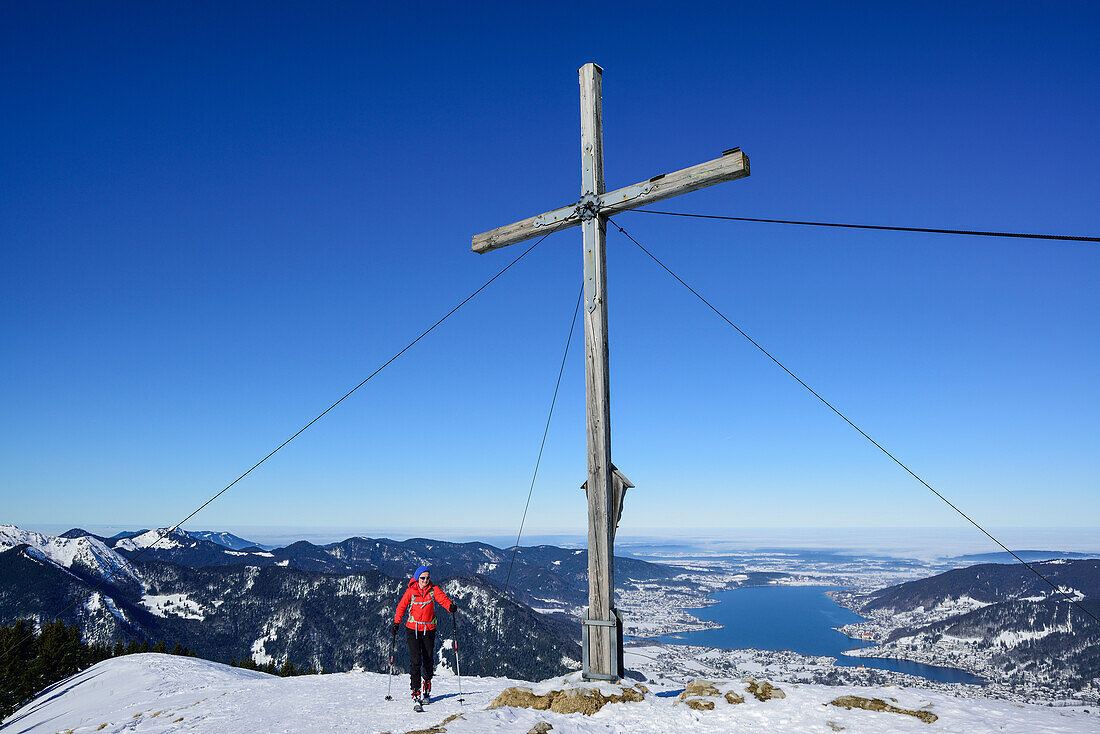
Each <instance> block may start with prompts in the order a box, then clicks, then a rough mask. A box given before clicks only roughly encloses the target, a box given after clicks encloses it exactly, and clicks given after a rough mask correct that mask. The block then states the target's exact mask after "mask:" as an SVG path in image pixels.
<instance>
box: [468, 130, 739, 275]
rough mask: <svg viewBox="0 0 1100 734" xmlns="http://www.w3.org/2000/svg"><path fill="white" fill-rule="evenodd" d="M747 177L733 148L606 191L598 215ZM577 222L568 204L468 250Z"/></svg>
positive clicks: (482, 238)
mask: <svg viewBox="0 0 1100 734" xmlns="http://www.w3.org/2000/svg"><path fill="white" fill-rule="evenodd" d="M748 175H749V157H748V156H747V155H745V154H744V153H743V152H742V151H741V150H740V149H739V148H734V149H733V150H731V151H729V152H727V153H726V154H725V155H723V156H722V157H721V158H715V159H714V160H712V161H707V162H706V163H700V164H699V165H696V166H691V167H690V168H684V169H683V170H680V171H675V172H673V173H667V174H663V175H661V176H654V177H653V178H651V179H649V180H648V181H642V182H641V183H636V184H633V185H631V186H625V187H623V188H621V189H616V190H615V191H609V192H607V193H606V194H603V195H601V196H600V197H599V198H600V210H599V213H600V216H605V217H606V216H611V215H613V214H618V213H619V212H624V211H627V210H629V209H636V208H638V207H640V206H646V205H647V204H653V203H654V202H658V201H661V200H662V199H668V198H670V197H672V196H676V195H678V194H686V193H687V192H689V191H695V190H697V189H702V188H706V187H707V186H713V185H714V184H719V183H723V182H725V181H736V180H737V179H739V178H744V177H745V176H748ZM580 223H581V218H580V214H579V212H578V211H577V209H576V205H575V204H571V205H569V206H565V207H562V208H561V209H555V210H553V211H549V212H545V213H543V214H540V215H538V216H537V217H530V218H529V219H524V220H523V221H521V222H515V223H514V224H507V225H505V226H503V227H497V228H496V229H491V230H489V231H488V232H482V233H481V234H478V235H474V237H473V241H472V243H471V246H470V249H471V250H473V251H474V252H476V253H479V254H481V253H485V252H490V251H492V250H499V249H500V248H501V247H507V246H508V245H514V244H516V243H517V242H523V241H524V240H529V239H531V238H532V237H541V236H543V235H547V234H550V233H551V232H557V231H559V230H562V229H568V228H569V227H576V226H577V225H579V224H580Z"/></svg>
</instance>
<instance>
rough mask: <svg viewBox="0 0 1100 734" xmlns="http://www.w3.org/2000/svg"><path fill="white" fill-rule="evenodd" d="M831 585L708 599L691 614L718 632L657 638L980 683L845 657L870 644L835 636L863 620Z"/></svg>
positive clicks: (957, 674) (960, 674)
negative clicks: (787, 652) (831, 593)
mask: <svg viewBox="0 0 1100 734" xmlns="http://www.w3.org/2000/svg"><path fill="white" fill-rule="evenodd" d="M835 589H836V587H831V586H746V587H743V588H740V589H731V590H729V591H720V592H717V593H715V594H712V595H711V598H713V599H716V600H717V601H718V603H717V604H714V605H712V606H709V607H704V608H702V609H693V610H692V614H694V615H695V616H696V617H699V618H700V619H704V620H708V621H714V622H718V623H719V624H721V625H722V627H721V628H719V629H709V630H699V631H696V632H681V633H677V634H676V635H675V636H673V635H663V636H661V637H658V638H656V639H657V640H660V641H661V642H666V643H671V644H681V645H701V646H704V647H718V648H724V649H728V650H737V649H741V648H749V647H751V648H756V649H758V650H791V651H793V652H797V653H801V654H803V655H829V656H832V657H835V658H836V659H837V665H841V666H848V667H854V666H860V665H862V666H864V667H868V668H878V669H881V670H893V671H897V672H900V673H909V674H910V675H919V676H921V677H923V678H928V679H931V680H935V681H942V682H947V683H976V684H982V683H984V682H985V681H983V680H982V679H981V678H979V677H977V676H975V675H971V674H970V673H967V672H965V671H962V670H957V669H955V668H940V667H936V666H934V665H924V664H921V663H914V662H909V661H907V660H894V659H890V658H861V657H851V656H848V655H845V654H844V652H845V651H846V650H852V649H854V648H860V647H870V646H871V643H867V642H863V641H862V640H853V639H850V638H848V637H846V636H844V635H842V634H841V633H839V632H837V631H836V630H835V629H832V628H833V627H839V626H840V625H844V624H851V623H853V622H863V621H866V620H865V619H864V618H863V617H860V616H859V615H858V614H855V613H854V612H851V611H849V610H847V609H845V608H844V607H842V606H840V605H838V604H837V603H836V602H835V601H833V600H832V599H831V598H829V597H828V596H827V595H826V594H825V592H826V591H833V590H835Z"/></svg>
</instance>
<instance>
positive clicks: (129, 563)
mask: <svg viewBox="0 0 1100 734" xmlns="http://www.w3.org/2000/svg"><path fill="white" fill-rule="evenodd" d="M551 234H553V232H550V233H547V234H545V235H543V236H542V237H540V238H539V239H538V240H536V241H535V243H534V244H533V245H531V246H530V247H528V248H527V249H526V250H524V251H523V252H521V253H520V254H519V256H517V257H516V258H515V259H514V260H512V262H510V263H508V264H507V265H505V266H504V267H503V268H501V269H500V270H499V271H498V272H497V274H496V275H494V276H493V277H492V278H489V280H487V281H485V283H483V284H482V285H481V287H480V288H478V289H477V290H476V291H474V292H473V293H471V294H470V295H468V296H466V298H464V299H462V301H460V302H459V303H458V305H457V306H455V307H454V308H452V309H451V310H450V311H448V312H447V313H445V314H443V316H442V317H440V319H439V320H438V321H436V322H435V323H434V324H432V325H431V326H429V327H428V328H427V329H425V330H424V331H422V332H420V335H419V336H418V337H416V338H415V339H413V340H412V341H411V342H409V343H408V344H407V345H406V346H405V347H404V348H403V349H402V350H401V351H399V352H397V353H396V354H394V355H393V356H392V357H390V358H389V359H387V360H386V361H385V362H383V363H382V365H381V366H380V367H378V368H377V369H376V370H374V372H371V373H370V374H369V375H367V376H366V378H364V379H363V381H362V382H360V383H359V384H358V385H356V386H355V387H353V388H351V389H350V390H348V391H347V392H346V393H344V395H343V396H342V397H341V398H340V399H339V400H337V401H336V402H335V403H333V404H332V405H330V406H328V407H327V408H325V409H324V410H323V411H321V412H320V413H318V414H317V416H316V417H315V418H314V419H313V420H311V421H310V422H309V423H306V424H305V425H304V426H302V427H301V428H299V429H298V430H297V431H296V432H295V433H294V435H292V436H291V437H290V438H288V439H287V440H285V441H283V442H282V443H281V444H279V445H278V446H276V447H275V448H274V449H272V450H271V452H270V453H269V454H268V455H267V456H265V457H264V458H262V459H260V460H259V461H257V462H256V463H255V464H253V465H252V466H251V467H249V468H248V470H247V471H246V472H244V473H243V474H241V475H240V476H239V477H237V478H236V479H234V480H233V481H232V482H230V483H229V484H227V485H226V486H225V487H224V488H223V489H222V490H221V491H219V492H218V493H217V494H215V495H214V496H213V497H211V498H210V499H208V500H206V502H203V503H202V504H201V505H199V506H198V508H197V509H196V510H195V511H194V512H192V513H191V514H190V515H188V516H187V517H185V518H183V519H182V520H180V521H179V522H177V523H176V524H175V525H172V526H171V527H169V528H167V529H166V530H163V531H161V530H158V531H157V539H156V540H154V541H153V542H152V543H150V544H149V545H147V546H145V547H144V548H142V549H141V550H140V551H139V552H138V553H137V554H136V555H135V556H134V557H133V558H125V557H123V564H122V565H121V566H119V567H118V568H116V569H115V570H113V571H111V573H109V574H107V575H106V576H104V577H103V578H102V579H100V581H99V583H97V584H96V585H95V586H93V587H92V588H91V589H90V590H89V591H87V592H86V593H81V594H78V595H77V599H76V600H75V601H73V602H72V603H70V604H69V605H68V606H66V607H65V608H64V609H62V610H61V611H60V612H58V613H57V614H56V615H55V616H54V618H55V619H59V618H61V617H62V616H63V615H64V614H65V612H67V611H69V610H70V609H72V608H73V607H75V606H76V605H77V604H80V603H81V602H82V601H83V600H84V599H86V598H88V597H90V596H91V595H92V594H94V593H96V592H97V591H99V589H100V588H102V587H103V585H104V584H106V583H107V582H108V581H110V580H111V579H112V578H114V577H115V576H116V575H118V574H119V573H121V572H122V571H123V570H125V569H127V568H133V564H134V562H135V561H137V560H138V559H139V558H141V557H142V556H143V555H145V553H146V552H147V551H148V550H150V549H151V548H152V547H153V546H155V545H157V544H158V543H160V542H161V541H162V540H164V539H165V538H166V537H168V535H170V534H171V532H172V531H173V530H175V529H176V528H178V527H179V526H181V525H183V524H184V523H185V522H187V521H188V520H190V519H191V518H193V517H194V516H195V515H197V514H199V512H201V511H202V510H203V508H205V507H206V506H207V505H209V504H210V503H211V502H213V501H214V500H216V499H218V498H219V497H221V496H222V495H223V494H225V493H226V492H227V491H229V489H230V488H231V487H232V486H233V485H235V484H236V483H237V482H239V481H241V480H242V479H244V478H245V477H247V476H248V475H249V474H251V473H252V471H253V470H254V469H256V468H257V467H259V466H260V464H263V463H264V462H265V461H267V460H268V459H270V458H271V457H272V456H274V455H275V454H276V453H277V452H278V451H279V449H281V448H283V447H284V446H286V445H287V444H288V443H290V442H291V441H293V440H294V439H296V438H297V437H298V436H300V435H301V434H302V433H304V432H305V431H306V429H308V428H309V427H310V426H312V425H313V424H314V423H316V422H317V421H319V420H321V419H322V418H324V417H325V415H326V414H328V412H329V411H331V410H332V409H333V408H335V407H336V406H337V405H339V404H340V403H342V402H344V400H346V399H347V398H348V397H350V396H351V394H352V393H354V392H355V391H356V390H358V389H359V388H361V387H363V385H366V384H367V383H368V382H370V381H371V379H373V378H374V376H375V375H377V374H378V373H379V372H381V371H382V370H384V369H386V367H388V366H389V365H390V364H391V363H392V362H394V361H395V360H396V359H397V358H398V357H400V356H401V355H402V354H404V353H405V352H407V351H409V350H410V349H411V348H412V347H413V345H415V344H416V343H417V342H419V341H420V340H421V339H423V338H424V337H426V336H427V335H428V334H430V333H431V332H432V331H434V330H435V328H436V327H437V326H439V325H440V324H442V323H443V322H444V321H446V320H447V319H448V318H449V317H450V316H451V315H452V314H453V313H454V312H455V311H457V310H458V309H460V308H462V307H463V306H465V305H466V304H467V303H469V302H470V301H471V300H473V298H474V296H476V295H477V294H478V293H481V292H482V291H483V290H485V289H486V288H488V287H489V284H491V283H492V282H493V281H495V280H496V279H497V278H499V277H500V276H502V275H504V273H506V272H507V271H508V270H509V269H510V268H511V267H512V266H513V265H515V264H516V263H518V262H519V261H520V260H522V259H523V258H524V256H526V255H527V253H529V252H531V250H533V249H535V248H536V247H538V246H539V243H541V242H542V241H543V240H545V239H546V238H547V237H549V236H550V235H551ZM33 634H34V632H33V630H32V631H31V633H30V634H29V635H28V636H27V637H24V638H23V639H21V640H17V641H16V642H15V643H14V644H13V645H11V647H9V648H8V649H7V650H4V651H3V652H2V653H0V660H3V659H4V658H5V657H7V655H8V654H9V653H10V652H11V651H12V650H14V649H15V648H16V647H18V646H19V645H21V644H22V643H23V642H24V641H25V640H26V639H29V637H30V636H32V635H33Z"/></svg>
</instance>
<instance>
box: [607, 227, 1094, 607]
mask: <svg viewBox="0 0 1100 734" xmlns="http://www.w3.org/2000/svg"><path fill="white" fill-rule="evenodd" d="M607 221H608V222H610V223H611V224H613V225H615V228H616V229H618V230H619V231H620V232H622V233H623V234H624V235H626V237H627V239H629V240H630V241H631V242H633V243H634V244H635V245H637V246H638V247H639V248H640V249H641V251H642V252H644V253H645V254H646V255H649V257H650V259H652V260H653V262H655V263H657V264H658V265H659V266H661V268H662V269H663V270H664V271H665V272H666V273H668V274H669V275H671V276H672V277H673V278H675V279H676V280H677V281H679V283H680V285H682V286H684V287H685V288H687V289H688V290H689V291H691V292H692V294H694V295H695V297H696V298H698V299H699V300H700V301H702V302H703V303H704V304H705V305H706V306H707V308H709V309H710V310H711V311H714V313H716V314H717V315H718V317H719V318H721V319H722V320H723V321H725V322H726V323H727V324H729V325H730V326H732V327H733V328H734V329H736V330H737V333H739V334H740V335H741V336H743V337H745V338H746V339H748V341H749V343H750V344H752V345H753V346H754V347H756V348H757V349H759V350H760V351H761V352H762V353H763V354H764V356H765V357H767V358H768V359H770V360H771V361H772V362H775V364H776V365H778V366H779V368H780V369H782V370H783V371H784V372H786V373H787V374H788V375H790V376H791V377H793V378H794V379H795V381H797V382H798V384H799V385H801V386H802V387H804V388H806V389H807V390H808V391H809V392H810V394H811V395H813V396H814V397H815V398H817V399H818V400H820V401H821V402H822V403H823V404H824V405H825V406H826V407H827V408H829V410H831V411H833V412H834V413H836V414H837V415H838V416H840V418H841V419H843V420H844V422H845V423H847V424H848V425H849V426H851V427H852V428H854V429H856V431H858V432H859V434H860V435H861V436H863V437H864V438H865V439H867V440H868V441H870V442H871V443H872V444H874V445H875V447H876V448H877V449H878V450H879V451H881V452H882V453H884V454H886V455H887V456H888V457H890V459H891V460H893V462H894V463H895V464H897V465H898V466H900V467H901V468H902V469H904V470H905V471H906V472H908V473H909V475H910V476H912V477H913V478H914V479H916V480H917V481H918V482H920V483H921V484H923V485H924V486H925V487H926V488H927V489H928V490H929V491H930V492H932V494H934V495H936V496H937V497H939V498H940V499H941V500H943V501H944V502H945V503H946V504H947V506H948V507H950V508H951V509H952V510H954V511H955V512H957V513H959V514H960V515H961V516H962V517H963V518H965V519H966V521H967V522H969V523H970V524H971V525H973V526H974V527H976V528H977V529H978V530H980V531H981V532H982V534H983V535H985V536H986V537H987V538H989V539H990V540H992V541H993V542H994V543H996V544H997V545H998V546H1000V547H1001V548H1002V549H1003V550H1005V551H1006V552H1007V553H1009V554H1010V555H1011V556H1012V557H1013V558H1015V559H1016V560H1017V561H1019V562H1020V563H1021V564H1023V566H1024V567H1025V568H1027V569H1028V570H1029V571H1031V572H1032V573H1034V574H1035V575H1036V576H1038V577H1039V578H1041V579H1042V580H1043V581H1045V582H1046V583H1047V585H1048V586H1050V588H1052V589H1054V592H1055V593H1056V594H1058V595H1061V596H1062V597H1063V598H1064V599H1065V600H1066V601H1068V602H1070V603H1071V604H1073V605H1074V606H1076V607H1077V608H1078V609H1080V610H1081V611H1082V612H1084V613H1085V614H1086V615H1088V616H1089V617H1091V618H1092V620H1093V621H1094V622H1097V623H1098V624H1100V618H1098V617H1097V616H1096V615H1095V614H1093V613H1092V612H1090V611H1089V610H1088V609H1087V608H1086V607H1085V606H1084V605H1082V604H1081V603H1079V602H1078V601H1077V600H1076V599H1074V598H1073V597H1071V596H1070V595H1069V594H1067V593H1066V592H1064V591H1062V589H1061V588H1059V587H1058V586H1056V585H1055V584H1054V583H1053V582H1052V581H1051V580H1050V579H1048V578H1047V577H1046V576H1044V575H1043V574H1041V573H1039V571H1038V570H1036V569H1035V567H1034V566H1032V565H1031V564H1030V563H1028V562H1027V561H1025V560H1024V559H1023V558H1021V557H1020V556H1018V555H1017V554H1016V552H1015V551H1013V550H1012V549H1011V548H1009V547H1008V546H1007V545H1005V544H1004V543H1002V542H1001V541H999V540H997V538H995V537H993V536H992V535H991V534H990V533H989V532H988V531H987V530H986V529H985V528H983V527H982V526H981V525H979V524H978V523H977V522H975V521H974V520H973V519H972V518H971V517H970V516H969V515H967V514H966V513H965V512H963V511H962V510H960V509H959V508H958V507H956V506H955V505H954V504H953V503H952V502H951V501H950V500H948V499H947V498H946V497H944V496H943V495H942V494H940V493H939V492H937V491H936V489H935V488H934V487H932V485H931V484H929V483H928V482H926V481H924V480H923V479H921V478H920V477H919V476H917V474H916V473H915V472H914V471H913V470H912V469H910V468H909V467H908V466H906V465H905V464H903V463H902V462H901V461H900V460H898V458H897V457H896V456H894V455H893V454H891V453H890V452H889V451H887V450H886V449H885V448H883V447H882V445H881V444H880V443H879V442H878V441H876V440H875V439H873V438H871V437H870V436H868V435H867V433H865V432H864V430H863V429H862V428H860V427H859V426H857V425H856V424H855V423H853V422H852V421H851V420H850V419H849V418H848V416H846V415H844V414H843V413H841V412H840V411H839V410H837V409H836V408H835V407H834V406H833V404H832V403H830V402H829V401H828V400H826V399H825V398H823V397H821V395H819V394H818V393H817V391H816V390H814V389H813V388H812V387H810V386H809V385H807V384H806V383H805V382H803V381H802V378H800V377H799V376H798V375H796V374H795V373H793V372H791V371H790V370H789V369H787V367H786V365H784V364H783V363H782V362H780V361H779V360H778V359H776V358H775V357H773V356H772V354H771V353H770V352H769V351H768V350H767V349H765V348H764V347H762V346H761V345H760V344H759V343H758V342H757V341H756V340H755V339H753V338H752V337H751V336H749V335H748V334H746V333H745V332H744V331H742V330H741V327H739V326H738V325H737V324H735V323H733V322H732V321H730V320H729V319H728V318H727V317H726V315H725V314H724V313H722V312H721V311H719V310H718V309H717V308H715V307H714V305H713V304H712V303H711V302H710V301H708V300H707V299H706V298H704V297H703V296H702V295H700V294H699V292H698V291H696V290H695V289H694V288H692V287H691V286H690V285H688V284H687V283H686V282H684V280H683V279H682V278H681V277H680V276H679V275H677V274H676V273H674V272H672V270H670V269H669V267H668V266H667V265H665V264H664V263H663V262H661V261H660V260H659V259H658V258H657V256H656V255H654V254H653V253H652V252H650V251H649V250H647V249H646V248H645V246H644V245H642V243H641V242H638V240H636V239H634V238H633V237H632V236H631V235H630V233H629V232H627V231H626V230H625V229H623V228H622V227H620V226H619V225H618V224H617V223H616V222H614V221H612V220H611V218H610V217H609V218H608V220H607Z"/></svg>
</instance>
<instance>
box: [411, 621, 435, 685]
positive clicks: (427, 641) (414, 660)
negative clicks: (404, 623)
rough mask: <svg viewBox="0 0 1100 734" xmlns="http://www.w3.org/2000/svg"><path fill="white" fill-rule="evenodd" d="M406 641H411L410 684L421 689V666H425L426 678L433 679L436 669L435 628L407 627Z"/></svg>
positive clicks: (427, 679)
mask: <svg viewBox="0 0 1100 734" xmlns="http://www.w3.org/2000/svg"><path fill="white" fill-rule="evenodd" d="M405 641H406V642H408V643H409V678H410V680H409V685H410V686H412V690H414V691H419V690H420V668H421V667H423V668H424V680H426V681H429V682H430V681H431V679H432V673H433V672H434V671H435V630H411V629H409V628H408V627H406V628H405Z"/></svg>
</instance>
